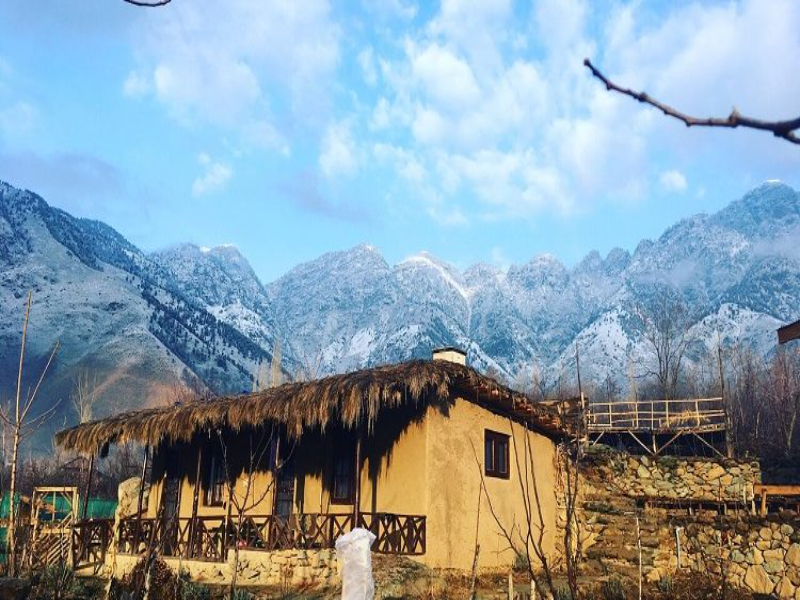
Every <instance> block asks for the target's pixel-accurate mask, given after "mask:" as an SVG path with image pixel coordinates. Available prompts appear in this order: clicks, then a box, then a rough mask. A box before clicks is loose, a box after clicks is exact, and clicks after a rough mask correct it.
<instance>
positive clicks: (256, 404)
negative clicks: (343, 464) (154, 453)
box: [55, 360, 562, 454]
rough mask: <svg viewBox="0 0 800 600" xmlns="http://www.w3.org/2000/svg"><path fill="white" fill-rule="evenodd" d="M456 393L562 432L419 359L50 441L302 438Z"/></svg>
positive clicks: (75, 446)
mask: <svg viewBox="0 0 800 600" xmlns="http://www.w3.org/2000/svg"><path fill="white" fill-rule="evenodd" d="M454 396H458V397H461V398H464V399H465V400H468V401H470V402H474V403H476V404H479V405H482V406H485V407H486V408H488V409H490V410H493V411H496V412H500V413H503V414H507V415H509V416H511V417H513V418H516V419H518V420H520V421H525V422H527V423H529V425H530V426H531V427H532V428H534V429H536V430H537V431H540V432H541V433H544V434H545V435H549V436H551V437H556V436H559V435H560V433H561V428H562V422H561V419H560V417H559V416H558V413H557V411H555V410H553V409H552V408H551V407H544V406H539V405H537V404H533V403H531V402H529V401H528V400H527V399H526V398H525V396H523V395H522V394H519V393H517V392H514V391H512V390H510V389H509V388H507V387H505V386H503V385H501V384H499V383H498V382H497V381H495V380H494V379H491V378H489V377H485V376H483V375H480V374H479V373H477V372H476V371H475V370H473V369H471V368H469V367H465V366H463V365H458V364H455V363H451V362H447V361H421V360H417V361H411V362H405V363H400V364H395V365H387V366H382V367H375V368H372V369H363V370H361V371H355V372H352V373H346V374H343V375H333V376H330V377H325V378H323V379H318V380H315V381H310V382H303V383H287V384H284V385H281V386H279V387H275V388H270V389H267V390H264V391H261V392H255V393H252V394H244V395H240V396H229V397H222V398H213V399H210V400H197V401H193V402H187V403H185V404H179V405H176V406H169V407H163V408H150V409H144V410H138V411H134V412H128V413H123V414H120V415H116V416H113V417H108V418H106V419H101V420H98V421H92V422H89V423H84V424H82V425H78V426H76V427H72V428H71V429H66V430H64V431H61V432H59V433H57V434H56V438H55V439H56V443H57V444H58V445H59V446H61V447H62V448H65V449H69V450H76V451H78V452H81V453H84V454H91V453H95V452H97V451H98V450H99V449H100V448H102V447H103V446H104V445H106V444H109V443H111V444H114V443H126V442H137V443H140V444H149V445H151V446H154V445H157V444H158V443H160V442H162V441H164V440H167V441H181V440H183V441H188V440H189V439H191V437H192V436H193V435H194V434H195V433H196V432H198V431H202V430H207V429H211V428H219V427H227V428H231V429H233V430H235V431H238V430H240V429H242V428H244V427H251V426H258V425H260V424H263V423H265V422H266V423H269V422H272V423H279V424H282V425H284V426H285V427H286V430H287V432H288V433H289V434H290V435H293V436H299V435H300V434H302V432H303V431H304V430H305V429H307V428H309V429H320V430H324V429H325V428H326V427H327V426H328V425H330V424H335V423H337V422H338V423H340V424H341V425H343V426H344V427H347V428H353V427H356V426H358V425H360V424H362V423H365V424H366V425H367V427H368V428H371V427H372V425H373V424H374V423H375V420H376V418H377V417H378V414H379V413H380V411H381V410H383V409H385V408H391V407H398V406H402V405H408V404H413V405H419V404H421V403H430V402H432V401H434V400H437V399H438V400H449V399H450V398H452V397H454Z"/></svg>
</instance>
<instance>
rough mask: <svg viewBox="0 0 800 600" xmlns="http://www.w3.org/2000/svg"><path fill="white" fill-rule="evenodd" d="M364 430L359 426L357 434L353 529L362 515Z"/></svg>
mask: <svg viewBox="0 0 800 600" xmlns="http://www.w3.org/2000/svg"><path fill="white" fill-rule="evenodd" d="M362 431H363V428H362V427H360V426H359V428H358V433H357V434H356V456H355V472H354V474H353V485H354V486H355V489H354V491H353V528H356V527H358V519H359V516H360V515H361V512H360V511H361V462H362V460H361V432H362Z"/></svg>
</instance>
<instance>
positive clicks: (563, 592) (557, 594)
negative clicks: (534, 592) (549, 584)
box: [553, 585, 572, 600]
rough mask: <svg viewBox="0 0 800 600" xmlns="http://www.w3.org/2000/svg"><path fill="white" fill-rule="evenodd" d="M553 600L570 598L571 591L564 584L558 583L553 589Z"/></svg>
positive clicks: (569, 599)
mask: <svg viewBox="0 0 800 600" xmlns="http://www.w3.org/2000/svg"><path fill="white" fill-rule="evenodd" d="M553 598H554V600H572V592H571V591H570V589H569V587H567V586H566V585H560V586H558V587H557V588H556V589H555V590H553Z"/></svg>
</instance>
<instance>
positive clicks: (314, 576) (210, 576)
mask: <svg viewBox="0 0 800 600" xmlns="http://www.w3.org/2000/svg"><path fill="white" fill-rule="evenodd" d="M139 560H141V557H138V556H130V555H124V554H119V555H117V556H116V569H115V576H116V577H123V576H124V575H126V574H127V573H129V572H130V571H131V570H132V569H133V567H134V566H135V565H136V563H137V562H139ZM164 562H166V563H167V565H169V567H170V568H171V569H172V570H174V571H175V572H176V573H177V572H186V573H188V575H189V577H191V578H192V579H193V580H195V581H199V582H202V583H212V584H227V583H230V581H231V574H232V573H233V568H234V553H233V552H230V556H229V557H228V561H227V562H210V561H201V560H181V559H177V558H165V559H164ZM236 582H237V585H240V586H243V587H247V586H275V587H280V586H291V587H327V586H333V585H336V584H337V583H338V582H339V564H338V561H337V560H336V552H335V551H334V550H277V551H274V552H260V551H253V550H242V551H240V552H239V564H238V568H237V576H236Z"/></svg>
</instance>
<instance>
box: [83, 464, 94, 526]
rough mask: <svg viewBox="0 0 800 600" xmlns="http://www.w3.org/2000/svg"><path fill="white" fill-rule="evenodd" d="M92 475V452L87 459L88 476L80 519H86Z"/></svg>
mask: <svg viewBox="0 0 800 600" xmlns="http://www.w3.org/2000/svg"><path fill="white" fill-rule="evenodd" d="M92 475H94V454H92V457H91V458H90V459H89V477H88V479H87V480H86V496H85V497H84V498H83V513H82V515H81V520H83V521H85V520H86V514H87V512H88V511H89V494H90V493H91V492H92Z"/></svg>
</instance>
